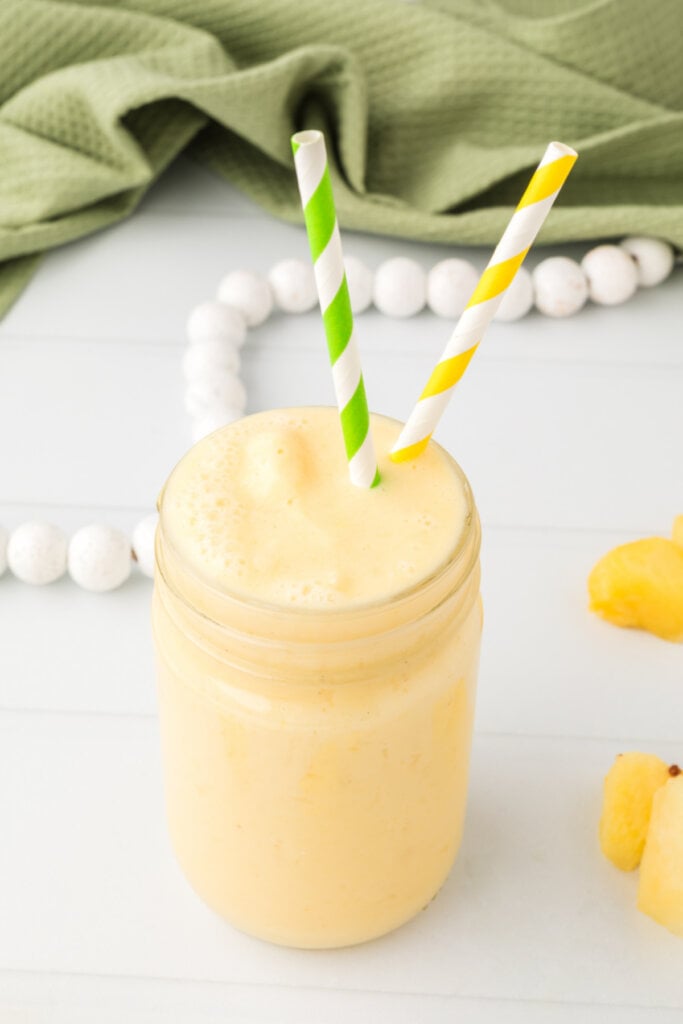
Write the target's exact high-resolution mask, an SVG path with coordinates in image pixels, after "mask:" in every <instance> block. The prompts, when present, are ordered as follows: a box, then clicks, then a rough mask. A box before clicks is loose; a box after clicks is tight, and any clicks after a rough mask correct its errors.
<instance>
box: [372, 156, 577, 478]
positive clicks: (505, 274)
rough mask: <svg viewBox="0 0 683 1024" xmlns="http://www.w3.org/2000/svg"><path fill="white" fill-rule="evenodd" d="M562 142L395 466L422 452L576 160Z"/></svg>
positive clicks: (534, 185)
mask: <svg viewBox="0 0 683 1024" xmlns="http://www.w3.org/2000/svg"><path fill="white" fill-rule="evenodd" d="M577 155H578V154H577V153H576V152H575V151H574V150H573V149H570V147H569V146H565V145H563V144H562V143H561V142H551V143H550V145H549V146H548V148H547V149H546V151H545V154H544V156H543V159H542V160H541V162H540V164H539V165H538V167H537V168H536V170H535V171H534V173H533V176H532V178H531V181H530V182H529V184H528V185H527V189H526V192H525V193H524V195H523V196H522V198H521V199H520V201H519V206H518V207H517V209H516V210H515V212H514V213H513V215H512V219H511V220H510V223H509V224H508V226H507V227H506V229H505V231H504V233H503V237H502V238H501V240H500V242H499V243H498V245H497V246H496V248H495V251H494V253H493V256H492V257H491V259H490V260H489V263H488V266H487V267H486V270H485V271H484V273H483V274H482V275H481V277H480V279H479V283H478V284H477V287H476V288H475V289H474V293H473V295H472V298H471V299H470V301H469V302H468V303H467V306H466V308H465V310H464V312H463V314H462V316H461V317H460V319H459V320H458V322H457V324H456V325H455V328H454V330H453V334H452V335H451V338H450V341H449V342H448V344H447V345H446V348H445V349H444V351H443V353H442V355H441V359H440V360H439V362H438V363H437V364H436V366H435V367H434V369H433V370H432V374H431V376H430V378H429V380H428V381H427V385H426V387H425V388H424V390H423V392H422V394H421V395H420V398H419V400H418V402H417V405H416V406H415V408H414V409H413V411H412V413H411V414H410V417H409V418H408V421H407V422H406V424H405V426H404V427H403V430H402V431H401V433H400V435H399V438H398V440H397V442H396V444H395V445H394V447H393V448H392V450H391V458H392V459H393V461H394V462H407V461H408V460H409V459H414V458H415V457H416V456H418V455H420V453H421V452H423V451H424V450H425V448H426V447H427V445H428V444H429V439H430V437H431V436H432V434H433V433H434V431H435V430H436V426H437V424H438V422H439V420H440V419H441V416H442V414H443V412H444V410H445V408H446V406H447V405H448V402H449V401H450V398H451V394H452V393H453V389H454V388H455V385H456V384H457V383H458V381H459V380H460V378H461V377H462V375H463V374H464V372H465V370H466V369H467V367H468V365H469V362H470V360H471V358H472V356H473V355H474V353H475V352H476V350H477V347H478V345H479V343H480V341H481V339H482V338H483V336H484V332H485V331H486V328H487V327H488V325H489V324H490V322H491V320H493V317H494V315H495V313H496V310H497V309H498V307H499V306H500V304H501V302H502V301H503V296H504V295H505V292H506V290H507V289H508V288H509V287H510V284H511V282H512V280H513V278H514V276H515V274H516V273H517V271H518V270H519V268H520V267H521V265H522V261H523V260H524V257H525V256H526V254H527V253H528V251H529V249H530V248H531V245H532V243H533V241H534V239H535V238H536V235H537V234H538V232H539V231H540V229H541V225H542V224H543V221H544V220H545V219H546V217H547V216H548V213H549V212H550V208H551V206H552V205H553V203H554V202H555V200H556V199H557V196H558V194H559V192H560V189H561V188H562V186H563V185H564V183H565V181H566V180H567V176H568V174H569V172H570V171H571V169H572V167H573V166H574V163H575V161H576V158H577Z"/></svg>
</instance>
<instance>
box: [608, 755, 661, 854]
mask: <svg viewBox="0 0 683 1024" xmlns="http://www.w3.org/2000/svg"><path fill="white" fill-rule="evenodd" d="M668 778H669V769H668V767H667V765H665V764H664V762H663V761H660V759H659V758H658V757H655V755H654V754H639V753H637V752H635V751H634V752H633V753H630V754H620V755H619V756H618V757H617V759H616V761H615V762H614V764H613V765H612V767H611V768H610V770H609V772H608V773H607V775H606V777H605V790H604V797H603V803H602V817H601V819H600V846H601V847H602V852H603V853H604V854H605V856H606V857H607V858H608V859H609V860H611V861H612V863H613V864H615V865H616V866H617V867H618V868H621V870H622V871H633V869H634V868H637V867H638V865H639V864H640V858H641V857H642V854H643V847H644V846H645V837H646V835H647V827H648V825H649V823H650V811H651V810H652V798H653V797H654V795H655V793H656V792H657V790H658V789H659V788H660V787H661V786H663V785H664V783H665V782H666V781H667V779H668Z"/></svg>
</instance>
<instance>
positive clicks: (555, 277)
mask: <svg viewBox="0 0 683 1024" xmlns="http://www.w3.org/2000/svg"><path fill="white" fill-rule="evenodd" d="M531 278H532V281H533V286H534V297H535V301H536V308H537V309H538V310H540V312H541V313H545V315H546V316H553V317H563V316H572V315H573V314H574V313H578V311H579V310H580V309H581V308H582V307H583V306H584V305H585V304H586V300H587V298H588V282H587V281H586V278H585V276H584V274H583V271H582V270H581V267H580V266H579V264H578V263H577V262H576V261H575V260H570V259H569V258H568V257H567V256H551V257H550V259H547V260H542V261H541V262H540V263H539V264H538V266H537V267H536V268H535V270H534V271H533V273H532V275H531Z"/></svg>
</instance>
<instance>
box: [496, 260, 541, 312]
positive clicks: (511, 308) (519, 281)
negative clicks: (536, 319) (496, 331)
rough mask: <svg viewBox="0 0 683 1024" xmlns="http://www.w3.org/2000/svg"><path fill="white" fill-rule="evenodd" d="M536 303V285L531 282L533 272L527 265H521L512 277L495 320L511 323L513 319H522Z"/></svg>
mask: <svg viewBox="0 0 683 1024" xmlns="http://www.w3.org/2000/svg"><path fill="white" fill-rule="evenodd" d="M533 304H534V286H533V284H532V283H531V274H530V273H529V271H528V270H527V269H526V267H520V268H519V270H518V271H517V273H516V274H515V276H514V277H513V279H512V283H511V284H510V287H509V288H508V290H507V291H506V292H505V295H504V296H503V301H502V302H501V304H500V306H499V307H498V310H497V312H496V315H495V316H494V318H493V319H494V320H500V321H501V322H502V323H511V322H512V321H513V320H521V319H522V317H523V316H526V315H527V313H528V312H529V310H530V309H531V307H532V306H533Z"/></svg>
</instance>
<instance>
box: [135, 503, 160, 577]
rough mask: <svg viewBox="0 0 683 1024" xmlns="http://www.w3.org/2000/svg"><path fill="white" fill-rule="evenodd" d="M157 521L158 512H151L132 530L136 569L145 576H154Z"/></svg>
mask: <svg viewBox="0 0 683 1024" xmlns="http://www.w3.org/2000/svg"><path fill="white" fill-rule="evenodd" d="M158 523H159V513H158V512H151V513H150V514H149V515H148V516H145V518H144V519H141V520H140V522H139V523H138V524H137V525H136V527H135V529H134V530H133V538H132V540H133V551H134V553H135V559H136V561H137V563H138V569H139V570H140V572H141V573H144V575H145V576H149V577H150V578H153V577H154V538H155V535H156V532H157V525H158Z"/></svg>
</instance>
